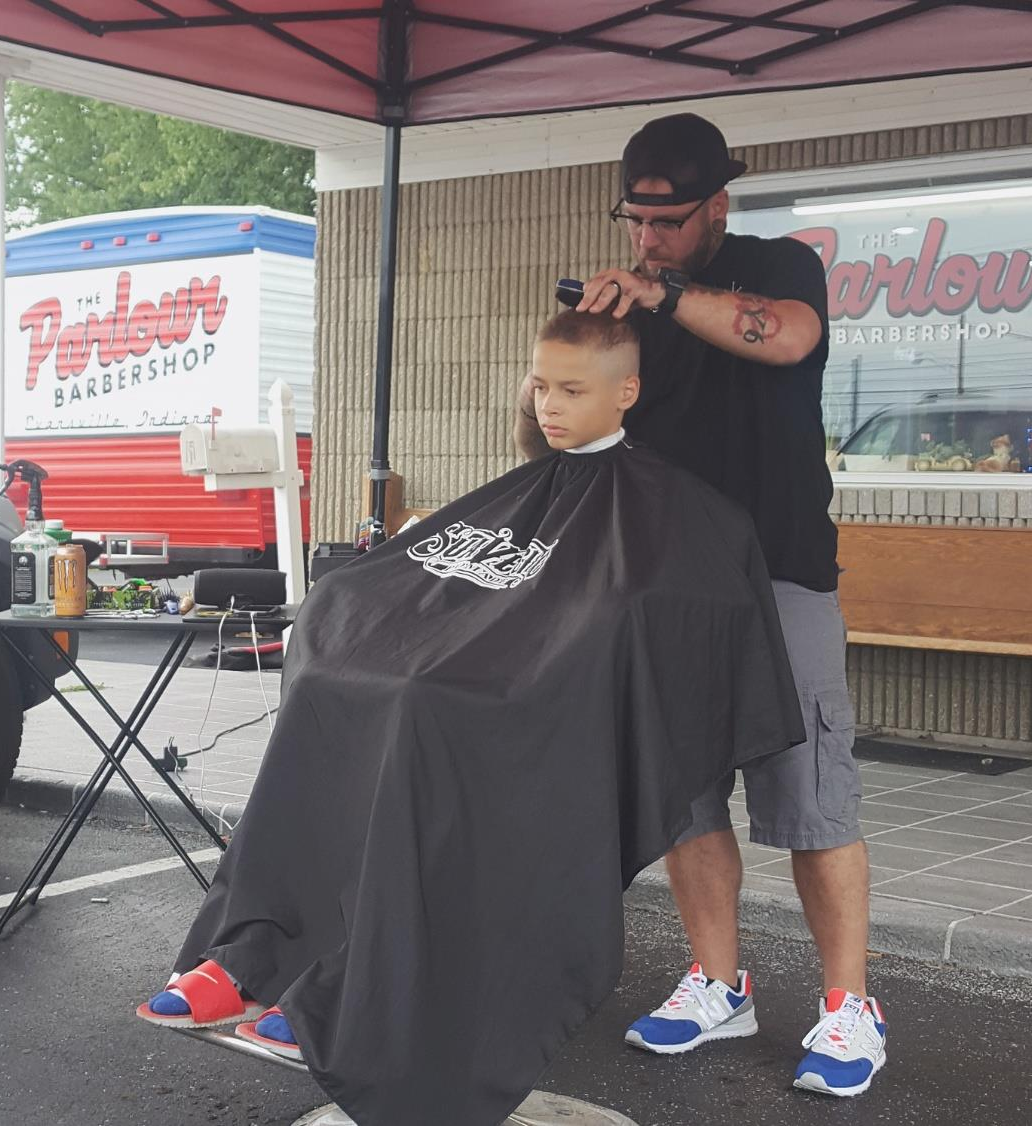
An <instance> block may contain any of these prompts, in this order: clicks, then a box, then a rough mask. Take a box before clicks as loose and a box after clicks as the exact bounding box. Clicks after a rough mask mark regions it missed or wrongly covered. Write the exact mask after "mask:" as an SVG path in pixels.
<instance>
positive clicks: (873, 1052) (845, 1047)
mask: <svg viewBox="0 0 1032 1126" xmlns="http://www.w3.org/2000/svg"><path fill="white" fill-rule="evenodd" d="M820 1013H821V1019H820V1020H819V1021H818V1022H817V1024H816V1025H814V1027H813V1028H811V1029H810V1031H809V1032H808V1033H807V1034H806V1036H805V1038H804V1039H803V1047H804V1048H808V1049H809V1051H808V1052H807V1054H806V1055H805V1056H804V1057H803V1061H802V1063H800V1065H799V1066H798V1067H797V1068H796V1075H795V1086H796V1087H801V1088H803V1090H804V1091H819V1092H820V1093H821V1094H822V1095H859V1094H861V1093H862V1092H864V1091H866V1090H867V1088H868V1087H870V1085H871V1080H872V1079H873V1078H874V1076H875V1073H876V1072H877V1071H878V1070H879V1069H880V1068H881V1067H882V1066H883V1065H884V1063H885V1017H884V1016H883V1015H882V1011H881V1006H880V1005H879V1004H878V1002H877V1001H876V1000H875V999H874V998H873V997H867V998H864V997H858V996H857V995H856V994H855V993H847V992H846V991H845V990H844V989H832V990H830V991H829V993H828V999H827V1001H824V1000H823V999H822V1001H821V1007H820Z"/></svg>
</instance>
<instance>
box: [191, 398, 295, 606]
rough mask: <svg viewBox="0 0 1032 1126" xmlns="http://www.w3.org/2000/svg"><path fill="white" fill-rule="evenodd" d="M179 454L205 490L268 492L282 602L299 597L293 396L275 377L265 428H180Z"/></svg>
mask: <svg viewBox="0 0 1032 1126" xmlns="http://www.w3.org/2000/svg"><path fill="white" fill-rule="evenodd" d="M179 456H180V461H181V463H182V468H183V472H184V473H185V474H186V475H187V476H201V475H203V477H204V489H205V491H206V492H209V493H213V492H218V491H219V490H220V489H272V490H273V502H274V506H275V511H276V552H277V556H278V559H279V569H280V570H281V571H283V572H284V574H285V575H286V577H287V598H288V600H289V601H290V602H293V603H295V604H296V603H298V602H300V601H301V600H302V599H303V598H304V596H305V571H304V560H303V558H302V554H301V553H302V542H301V483H302V476H301V471H300V469H298V465H297V432H296V429H295V423H294V392H293V390H292V389H291V387H290V385H289V384H288V383H286V382H284V381H283V380H282V379H277V380H276V382H275V383H273V385H272V387H270V388H269V425H268V426H254V427H250V428H247V429H230V428H227V427H218V428H216V427H215V426H210V427H208V426H197V425H191V426H184V427H183V429H182V430H181V431H180V434H179Z"/></svg>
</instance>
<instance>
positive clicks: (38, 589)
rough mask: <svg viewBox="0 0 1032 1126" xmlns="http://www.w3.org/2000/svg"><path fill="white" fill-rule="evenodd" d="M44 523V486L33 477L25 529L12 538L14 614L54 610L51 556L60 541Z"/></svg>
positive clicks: (34, 614) (35, 615)
mask: <svg viewBox="0 0 1032 1126" xmlns="http://www.w3.org/2000/svg"><path fill="white" fill-rule="evenodd" d="M45 526H46V525H45V521H44V519H43V497H42V489H41V488H40V483H39V481H38V480H32V481H31V482H30V486H29V507H28V511H27V512H26V513H25V531H24V532H22V534H21V535H20V536H15V538H14V539H13V540H11V613H12V614H13V615H14V616H15V617H19V618H41V617H46V616H48V615H50V614H53V612H54V585H53V583H54V571H53V567H52V566H51V560H52V559H53V557H54V552H55V551H57V548H58V545H57V543H56V541H55V540H53V539H51V537H50V536H48V535H47V533H46V531H45V530H44V529H45Z"/></svg>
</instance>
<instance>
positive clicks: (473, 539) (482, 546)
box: [408, 520, 559, 590]
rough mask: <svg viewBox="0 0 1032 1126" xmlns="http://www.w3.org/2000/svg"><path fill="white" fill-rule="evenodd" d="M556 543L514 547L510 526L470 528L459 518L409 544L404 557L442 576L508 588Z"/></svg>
mask: <svg viewBox="0 0 1032 1126" xmlns="http://www.w3.org/2000/svg"><path fill="white" fill-rule="evenodd" d="M558 542H559V541H558V540H556V541H555V543H552V544H544V543H542V542H541V541H540V540H536V539H535V540H531V541H530V544H529V546H527V547H517V546H516V545H515V544H514V543H513V542H512V529H511V528H502V529H501V531H498V532H495V531H492V530H491V529H490V528H473V527H471V526H470V525H469V524H464V523H462V521H461V520H460V521H457V522H456V523H455V524H449V525H448V527H447V528H445V529H444V531H443V532H438V533H437V535H435V536H431V537H430V538H429V539H425V540H422V541H420V542H419V543H417V544H413V545H412V547H410V548H409V549H408V556H409V558H410V559H415V560H416V562H417V563H422V564H423V570H425V571H429V572H430V574H431V575H437V576H438V577H439V578H442V579H446V578H449V577H451V576H454V577H455V578H459V579H466V580H468V581H469V582H471V583H476V585H477V586H482V587H486V588H487V589H488V590H511V589H512V588H513V587H516V586H519V585H520V583H524V582H526V581H527V579H532V578H533V577H534V576H535V575H536V574H537V573H538V572H539V571H540V570H541V568H542V567H544V565H545V564H546V563H547V562H548V558H549V556H550V555H551V554H552V550H553V549H554V547H555V545H556V544H557V543H558Z"/></svg>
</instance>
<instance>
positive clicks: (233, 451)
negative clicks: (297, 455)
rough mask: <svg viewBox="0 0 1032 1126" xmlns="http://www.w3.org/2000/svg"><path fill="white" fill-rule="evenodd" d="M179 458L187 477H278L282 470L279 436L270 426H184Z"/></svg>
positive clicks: (181, 433) (180, 439)
mask: <svg viewBox="0 0 1032 1126" xmlns="http://www.w3.org/2000/svg"><path fill="white" fill-rule="evenodd" d="M179 457H180V461H181V462H182V467H183V472H184V473H185V474H186V475H187V476H199V475H201V474H208V473H217V474H223V473H276V472H277V471H278V470H279V468H280V461H279V451H278V449H277V443H276V432H275V431H274V430H273V429H272V427H271V426H255V427H251V428H250V429H229V428H227V427H221V426H220V427H218V428H217V429H215V428H213V427H210V426H197V425H191V426H184V427H183V429H182V430H181V431H180V433H179Z"/></svg>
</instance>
